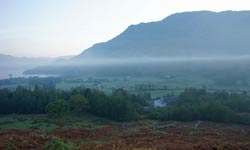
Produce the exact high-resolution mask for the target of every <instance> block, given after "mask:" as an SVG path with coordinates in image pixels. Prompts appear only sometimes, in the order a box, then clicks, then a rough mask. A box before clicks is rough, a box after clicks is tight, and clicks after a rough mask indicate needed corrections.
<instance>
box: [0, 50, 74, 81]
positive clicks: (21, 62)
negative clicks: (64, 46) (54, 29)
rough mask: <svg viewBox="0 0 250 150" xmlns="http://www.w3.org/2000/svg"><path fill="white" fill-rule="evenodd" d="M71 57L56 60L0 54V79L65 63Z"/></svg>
mask: <svg viewBox="0 0 250 150" xmlns="http://www.w3.org/2000/svg"><path fill="white" fill-rule="evenodd" d="M72 57H73V56H63V57H57V58H45V57H41V58H29V57H15V56H11V55H5V54H0V62H1V63H0V79H3V78H7V77H8V75H9V74H13V75H14V76H21V75H22V73H23V72H24V71H25V70H27V69H32V68H35V67H39V66H44V65H50V64H53V63H55V62H65V61H66V60H68V59H70V58H72Z"/></svg>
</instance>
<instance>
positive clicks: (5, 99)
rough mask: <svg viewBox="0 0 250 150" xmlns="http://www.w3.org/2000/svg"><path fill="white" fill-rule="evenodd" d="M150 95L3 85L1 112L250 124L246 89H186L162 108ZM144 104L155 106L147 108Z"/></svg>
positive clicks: (123, 119) (0, 100)
mask: <svg viewBox="0 0 250 150" xmlns="http://www.w3.org/2000/svg"><path fill="white" fill-rule="evenodd" d="M149 99H150V95H148V94H139V95H138V94H137V95H136V94H131V93H128V92H127V91H125V90H123V89H116V90H114V91H113V92H112V93H110V94H106V93H104V92H101V91H98V90H94V89H89V88H85V87H77V88H73V89H71V90H69V91H63V90H56V89H50V90H44V89H43V88H40V87H39V86H35V88H34V89H29V88H25V87H21V86H19V87H17V88H16V89H15V90H13V91H11V90H7V89H0V114H11V113H17V114H48V115H49V116H50V117H57V118H59V117H64V115H66V114H75V115H78V114H83V113H90V114H93V115H96V116H99V117H104V118H109V119H112V120H115V121H130V120H135V119H140V118H142V116H143V118H150V119H157V120H177V121H195V120H205V121H214V122H226V123H228V122H231V123H241V124H250V96H249V95H248V94H247V93H245V92H242V93H228V92H225V91H215V92H208V91H207V90H205V89H186V90H185V91H184V92H182V93H181V94H180V95H179V96H178V97H177V98H176V100H174V101H172V102H170V103H168V105H167V106H166V107H164V108H161V109H154V108H153V107H152V105H150V104H149V102H147V101H146V100H149ZM144 106H151V108H150V109H149V110H144Z"/></svg>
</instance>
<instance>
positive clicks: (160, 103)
mask: <svg viewBox="0 0 250 150" xmlns="http://www.w3.org/2000/svg"><path fill="white" fill-rule="evenodd" d="M175 99H176V97H174V96H163V97H157V98H155V99H153V105H154V108H162V107H165V106H167V105H168V104H169V103H171V102H172V101H174V100H175Z"/></svg>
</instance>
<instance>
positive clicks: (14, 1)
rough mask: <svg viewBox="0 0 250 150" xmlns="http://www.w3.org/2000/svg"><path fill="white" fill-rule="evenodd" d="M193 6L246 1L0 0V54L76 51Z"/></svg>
mask: <svg viewBox="0 0 250 150" xmlns="http://www.w3.org/2000/svg"><path fill="white" fill-rule="evenodd" d="M198 10H211V11H216V12H218V11H224V10H250V0H0V53H2V54H10V55H14V56H28V57H42V56H49V57H55V56H65V55H77V54H79V53H81V52H82V51H83V50H84V49H86V48H88V47H90V46H92V45H93V44H95V43H99V42H104V41H108V40H110V39H112V38H114V37H115V36H116V35H118V34H120V33H121V32H123V31H124V30H125V29H126V28H127V27H128V26H129V25H131V24H138V23H141V22H151V21H159V20H162V19H163V18H165V17H167V16H168V15H170V14H173V13H177V12H185V11H198Z"/></svg>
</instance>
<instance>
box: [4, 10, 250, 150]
mask: <svg viewBox="0 0 250 150" xmlns="http://www.w3.org/2000/svg"><path fill="white" fill-rule="evenodd" d="M249 20H250V11H223V12H217V13H216V12H210V11H197V12H184V13H177V14H173V15H170V16H168V17H166V18H165V19H163V20H161V21H157V22H149V23H140V24H138V25H131V26H129V27H128V28H127V29H126V30H125V31H124V32H122V33H121V34H120V35H118V36H116V37H114V38H113V39H111V40H109V41H107V42H102V43H97V44H95V45H93V46H92V47H90V48H88V49H86V50H84V51H83V52H82V53H80V54H79V55H75V56H65V57H56V58H45V57H44V58H43V57H41V58H29V57H14V56H10V55H0V61H1V64H0V78H1V80H0V150H29V149H30V150H31V149H33V150H103V149H104V150H110V149H112V150H166V149H171V150H180V149H188V150H196V149H197V150H212V149H213V150H224V149H234V150H238V149H239V150H247V149H250V143H249V141H250V49H249V48H250V43H249V41H248V40H249V39H250V29H249V26H250V21H249ZM184 22H185V23H184Z"/></svg>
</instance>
